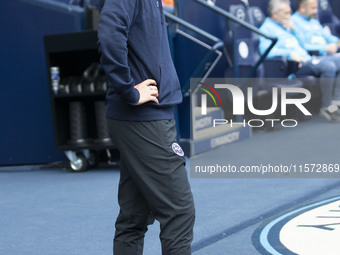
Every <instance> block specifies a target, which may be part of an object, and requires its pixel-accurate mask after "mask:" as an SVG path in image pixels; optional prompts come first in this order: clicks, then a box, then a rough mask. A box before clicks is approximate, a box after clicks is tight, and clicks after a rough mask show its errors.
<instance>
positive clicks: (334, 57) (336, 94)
mask: <svg viewBox="0 0 340 255" xmlns="http://www.w3.org/2000/svg"><path fill="white" fill-rule="evenodd" d="M324 58H325V59H326V60H327V61H331V62H333V63H334V64H335V67H336V76H335V82H334V89H333V100H340V54H339V53H338V54H331V55H327V56H325V57H324Z"/></svg>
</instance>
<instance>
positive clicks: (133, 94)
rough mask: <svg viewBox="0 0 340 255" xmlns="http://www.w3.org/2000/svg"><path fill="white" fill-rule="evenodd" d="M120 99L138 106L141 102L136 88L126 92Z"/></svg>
mask: <svg viewBox="0 0 340 255" xmlns="http://www.w3.org/2000/svg"><path fill="white" fill-rule="evenodd" d="M120 97H121V98H122V99H123V100H124V101H126V102H127V103H129V104H137V103H138V101H139V92H138V90H137V89H136V88H134V87H132V88H131V89H128V90H125V91H124V92H123V93H121V94H120Z"/></svg>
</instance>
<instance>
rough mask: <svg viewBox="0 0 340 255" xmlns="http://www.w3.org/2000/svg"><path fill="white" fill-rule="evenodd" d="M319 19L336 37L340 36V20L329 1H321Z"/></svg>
mask: <svg viewBox="0 0 340 255" xmlns="http://www.w3.org/2000/svg"><path fill="white" fill-rule="evenodd" d="M318 18H319V21H320V23H321V25H322V26H323V27H324V28H325V29H327V30H328V31H329V33H332V34H334V35H337V36H339V35H340V20H339V18H338V17H337V16H335V14H334V12H333V9H332V6H331V4H330V2H329V1H328V0H319V12H318Z"/></svg>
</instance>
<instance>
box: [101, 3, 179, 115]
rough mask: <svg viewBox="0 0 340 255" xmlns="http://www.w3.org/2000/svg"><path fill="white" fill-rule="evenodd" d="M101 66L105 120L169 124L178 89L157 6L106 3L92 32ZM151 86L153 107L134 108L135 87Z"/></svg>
mask: <svg viewBox="0 0 340 255" xmlns="http://www.w3.org/2000/svg"><path fill="white" fill-rule="evenodd" d="M98 43H99V51H100V53H101V58H100V61H101V64H102V66H103V68H104V70H105V73H106V75H107V78H108V83H109V89H108V92H107V96H106V98H107V103H108V104H107V112H106V115H107V117H108V118H111V119H116V120H127V121H152V120H165V119H172V118H173V108H174V105H176V104H179V103H181V101H182V94H181V90H180V84H179V81H178V77H177V74H176V70H175V68H174V65H173V62H172V59H171V54H170V49H169V41H168V35H167V30H166V23H165V19H164V15H163V9H162V3H161V0H106V1H105V5H104V7H103V9H102V11H101V15H100V23H99V27H98ZM147 79H154V80H155V81H156V82H157V87H158V91H159V96H158V101H159V105H158V104H156V103H154V102H148V103H145V104H143V105H139V106H136V105H135V104H136V103H137V102H138V101H139V92H138V90H136V89H135V88H134V86H135V85H137V84H139V83H141V82H142V81H144V80H147Z"/></svg>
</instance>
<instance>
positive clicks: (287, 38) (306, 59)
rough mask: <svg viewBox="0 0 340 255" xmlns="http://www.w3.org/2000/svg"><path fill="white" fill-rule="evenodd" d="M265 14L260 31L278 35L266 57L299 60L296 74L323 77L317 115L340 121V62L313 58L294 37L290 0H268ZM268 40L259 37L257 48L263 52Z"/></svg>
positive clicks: (266, 47) (269, 42)
mask: <svg viewBox="0 0 340 255" xmlns="http://www.w3.org/2000/svg"><path fill="white" fill-rule="evenodd" d="M268 14H269V16H270V17H268V18H266V20H265V22H264V23H263V24H262V26H261V27H260V30H261V31H263V32H264V33H266V34H270V35H272V36H274V37H277V38H278V42H277V43H276V45H275V47H274V48H273V49H272V50H271V51H270V52H269V54H268V57H278V56H282V57H285V58H287V59H288V60H293V61H296V62H299V63H300V68H299V70H298V71H297V73H296V74H297V75H312V76H315V77H318V78H322V79H321V80H320V81H321V82H320V83H321V84H320V88H321V93H322V108H321V109H320V115H321V116H322V117H324V118H325V119H326V120H328V121H332V122H340V111H339V106H340V79H339V78H340V72H339V71H340V63H339V62H338V61H337V60H336V61H334V60H333V59H331V58H328V57H327V56H324V57H312V56H311V55H309V54H308V52H307V51H306V50H305V49H304V48H303V47H302V46H301V45H300V44H299V41H298V39H297V38H296V31H295V26H294V24H293V22H292V20H291V7H290V1H289V0H270V1H269V3H268ZM270 44H271V41H270V40H268V39H267V38H264V37H260V45H259V50H260V53H261V54H263V53H264V52H265V51H266V49H268V47H269V45H270Z"/></svg>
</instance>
